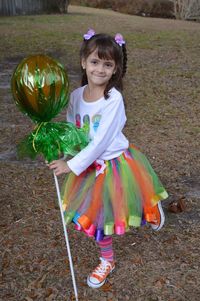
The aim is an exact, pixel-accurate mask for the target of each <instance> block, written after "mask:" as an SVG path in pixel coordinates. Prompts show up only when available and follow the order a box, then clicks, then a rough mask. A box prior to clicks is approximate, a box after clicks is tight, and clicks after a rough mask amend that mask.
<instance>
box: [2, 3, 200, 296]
mask: <svg viewBox="0 0 200 301" xmlns="http://www.w3.org/2000/svg"><path fill="white" fill-rule="evenodd" d="M69 12H70V13H69V15H66V16H61V15H51V16H49V15H48V16H47V15H46V16H30V17H28V16H24V17H13V18H1V19H0V40H1V44H0V79H1V81H0V97H1V104H0V105H1V173H2V175H3V177H2V179H1V182H2V192H1V215H0V232H1V235H0V251H1V255H2V256H1V262H0V264H1V273H0V300H6V301H16V300H17V301H22V300H23V301H24V300H26V301H32V300H37V301H44V300H45V301H50V300H54V301H55V300H56V301H60V300H65V299H66V300H73V297H72V294H71V292H72V285H71V280H70V273H69V266H68V262H67V263H66V252H65V246H64V242H63V234H62V229H61V225H60V218H59V211H58V208H57V205H55V203H56V193H55V188H54V184H53V179H52V176H51V174H49V171H48V170H47V169H46V167H45V166H44V165H43V164H42V162H40V161H36V162H30V161H23V162H19V161H18V160H17V159H16V153H15V145H16V143H17V142H18V141H19V140H20V139H21V138H22V137H24V135H25V134H27V132H30V130H31V128H32V124H31V122H30V121H29V119H28V118H26V117H25V116H23V115H22V114H21V113H20V112H19V111H18V110H17V108H16V107H15V104H14V103H13V100H12V96H11V92H10V88H9V85H10V78H11V75H12V73H13V70H14V68H15V66H16V65H17V64H18V63H19V62H20V61H21V59H22V58H24V57H26V56H27V55H30V54H36V53H46V54H49V55H51V56H52V57H54V58H57V59H58V60H59V61H60V62H61V63H62V64H63V65H64V66H65V67H66V68H67V69H68V73H69V77H70V82H71V89H73V88H75V87H77V86H78V85H79V75H78V74H79V58H78V49H79V46H80V43H81V36H82V35H83V34H84V33H85V32H86V31H87V28H88V27H93V28H95V29H96V31H97V32H101V31H105V32H109V33H111V34H114V33H116V32H121V33H123V35H124V37H125V39H126V40H127V49H128V60H129V64H128V73H127V77H126V81H125V90H124V96H125V99H126V103H127V116H128V123H127V126H126V129H125V132H126V134H127V136H128V137H129V139H130V141H131V142H133V143H135V144H136V145H137V146H138V147H139V148H141V149H142V150H143V152H144V153H146V155H147V156H148V158H149V159H150V161H151V162H152V165H153V166H154V168H155V169H156V170H157V172H158V173H159V175H160V177H161V179H162V181H163V182H164V184H165V186H166V188H167V190H168V192H169V194H170V198H169V200H168V201H166V202H164V207H165V212H166V215H167V220H166V226H165V228H164V229H163V230H162V231H161V232H159V233H152V231H150V230H149V228H148V227H143V228H141V229H139V230H133V231H131V232H130V233H129V234H127V235H126V236H124V237H115V249H116V255H117V259H118V264H117V269H116V272H115V273H114V274H113V276H112V277H111V278H110V280H109V283H108V285H106V286H104V287H103V288H102V289H100V290H97V291H94V290H91V289H89V288H87V286H86V284H85V279H86V276H87V274H88V273H89V272H90V271H91V269H92V268H93V267H94V266H95V265H96V263H97V256H98V255H97V256H96V253H95V252H96V248H95V245H94V243H93V241H92V240H88V239H87V238H85V237H84V236H83V235H81V234H80V233H76V232H75V231H74V230H73V229H72V228H70V242H71V247H72V254H73V258H74V263H75V270H76V276H77V281H78V288H79V293H80V301H86V300H87V301H96V300H101V301H102V300H110V301H111V300H112V301H124V300H131V301H132V300H136V301H140V300H142V301H156V300H158V301H188V300H190V301H198V300H199V295H200V290H199V287H200V286H199V285H200V283H199V279H200V275H199V270H198V267H199V265H200V262H199V248H200V245H199V217H200V205H199V197H200V191H199V168H200V160H199V136H200V129H199V120H200V112H199V99H200V88H199V82H200V71H199V68H198V65H199V40H200V31H199V25H198V24H196V23H192V22H190V23H189V22H182V21H175V20H163V19H151V18H141V17H136V16H129V15H123V14H120V13H114V12H112V11H110V10H98V9H92V8H85V7H76V6H70V7H69ZM64 118H65V112H63V113H62V114H61V115H60V116H59V119H64ZM180 197H184V199H185V202H186V205H187V207H186V211H184V212H182V213H180V214H177V215H176V214H173V213H170V212H169V211H168V210H167V207H168V203H169V202H170V201H174V200H179V198H180Z"/></svg>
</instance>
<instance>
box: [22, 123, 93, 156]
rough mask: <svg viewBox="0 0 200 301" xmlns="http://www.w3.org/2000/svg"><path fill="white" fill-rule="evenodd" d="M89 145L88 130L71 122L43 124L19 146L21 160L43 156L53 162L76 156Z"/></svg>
mask: <svg viewBox="0 0 200 301" xmlns="http://www.w3.org/2000/svg"><path fill="white" fill-rule="evenodd" d="M87 144H88V136H87V133H86V130H85V129H84V128H83V129H77V128H76V127H75V125H74V124H72V123H69V122H56V123H54V122H41V123H39V124H38V125H37V127H36V128H35V130H34V131H33V132H32V133H30V134H29V135H28V136H26V137H25V138H24V139H23V140H22V141H21V142H20V143H19V145H18V147H17V152H18V156H19V158H20V159H21V158H23V157H30V158H31V159H35V158H36V156H37V155H43V156H44V158H45V160H47V161H48V162H51V161H52V160H56V159H58V158H59V157H60V156H63V155H70V156H74V155H76V154H77V153H78V152H80V151H81V149H83V148H84V147H86V146H87Z"/></svg>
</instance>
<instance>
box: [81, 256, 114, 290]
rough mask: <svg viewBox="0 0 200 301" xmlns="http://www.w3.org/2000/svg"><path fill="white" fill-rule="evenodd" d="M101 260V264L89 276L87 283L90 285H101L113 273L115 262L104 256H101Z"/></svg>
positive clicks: (94, 286)
mask: <svg viewBox="0 0 200 301" xmlns="http://www.w3.org/2000/svg"><path fill="white" fill-rule="evenodd" d="M100 260H101V262H100V264H99V265H98V266H97V267H96V269H95V270H94V271H93V272H92V273H91V274H90V275H89V276H88V278H87V284H88V286H89V287H92V288H99V287H101V286H102V285H103V284H104V283H105V282H106V279H107V277H108V275H109V274H110V273H112V271H113V270H114V268H115V264H114V262H113V263H112V262H109V261H107V260H105V259H104V258H100Z"/></svg>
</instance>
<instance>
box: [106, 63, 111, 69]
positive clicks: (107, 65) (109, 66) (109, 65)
mask: <svg viewBox="0 0 200 301" xmlns="http://www.w3.org/2000/svg"><path fill="white" fill-rule="evenodd" d="M105 65H106V67H108V68H112V67H113V64H112V63H106V64H105Z"/></svg>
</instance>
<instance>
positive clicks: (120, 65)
mask: <svg viewBox="0 0 200 301" xmlns="http://www.w3.org/2000/svg"><path fill="white" fill-rule="evenodd" d="M95 49H98V56H99V58H100V59H108V60H110V59H111V60H114V61H115V64H116V72H115V74H113V76H112V77H111V79H110V80H109V82H108V84H107V86H106V88H105V91H104V97H105V99H108V98H109V91H110V89H111V88H113V87H115V88H116V89H118V90H119V91H122V90H123V83H122V78H123V76H124V75H125V73H126V68H127V54H126V47H125V45H124V44H123V45H122V46H120V45H118V44H117V43H116V41H115V39H114V38H113V37H111V36H110V35H107V34H103V33H100V34H95V35H94V36H92V37H91V38H90V39H89V40H84V41H83V44H82V47H81V50H80V58H81V60H82V59H87V57H88V56H89V55H90V54H91V53H92V52H93V51H95ZM87 83H88V80H87V75H86V71H85V70H84V69H83V68H82V81H81V85H82V86H84V85H86V84H87Z"/></svg>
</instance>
